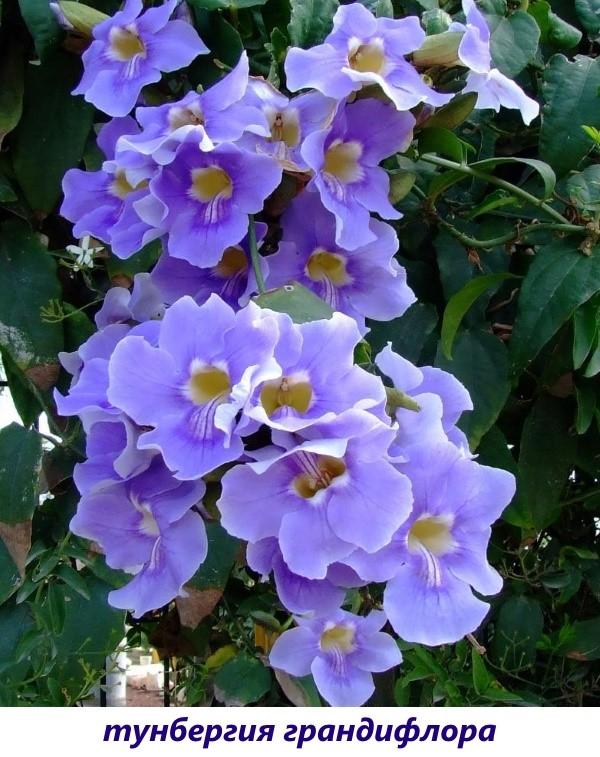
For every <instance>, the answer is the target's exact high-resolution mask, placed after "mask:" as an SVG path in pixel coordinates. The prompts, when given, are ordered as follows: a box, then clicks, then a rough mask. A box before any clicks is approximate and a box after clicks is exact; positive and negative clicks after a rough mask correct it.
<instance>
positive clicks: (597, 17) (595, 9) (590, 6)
mask: <svg viewBox="0 0 600 757" xmlns="http://www.w3.org/2000/svg"><path fill="white" fill-rule="evenodd" d="M575 10H576V11H577V15H578V16H579V20H580V21H581V25H582V26H583V28H584V29H585V30H586V32H587V33H588V34H589V35H590V37H596V36H597V35H598V34H600V0H575Z"/></svg>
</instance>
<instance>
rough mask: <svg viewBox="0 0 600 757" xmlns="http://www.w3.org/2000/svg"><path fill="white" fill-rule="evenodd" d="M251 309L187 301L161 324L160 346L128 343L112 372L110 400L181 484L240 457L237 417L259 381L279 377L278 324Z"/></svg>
mask: <svg viewBox="0 0 600 757" xmlns="http://www.w3.org/2000/svg"><path fill="white" fill-rule="evenodd" d="M264 312H265V311H261V310H260V308H258V307H257V306H256V305H254V304H252V303H251V304H250V305H248V306H247V307H246V308H244V309H243V310H241V311H240V312H238V313H234V311H233V310H232V309H231V308H230V307H229V305H226V304H225V303H224V302H223V301H222V300H221V299H220V298H219V297H217V296H216V295H211V297H210V298H209V299H208V301H207V302H206V303H204V305H202V306H198V305H196V303H195V302H194V301H193V300H192V299H191V298H190V297H183V298H182V299H180V300H178V301H177V302H176V303H175V304H174V305H172V306H171V307H170V308H169V309H168V310H167V312H166V314H165V317H164V319H163V320H162V321H161V322H160V324H159V329H160V330H159V336H158V346H157V347H152V346H151V345H149V344H148V342H147V341H145V340H144V339H140V338H139V337H135V336H134V337H131V338H129V337H126V338H125V339H123V341H122V342H121V343H120V344H119V345H118V347H117V349H116V350H115V351H114V353H113V355H112V357H111V360H110V366H109V376H110V380H109V389H108V397H109V399H110V401H111V402H112V403H113V404H114V405H115V406H116V407H118V408H119V409H120V410H122V411H123V412H125V413H126V414H127V415H128V416H129V417H130V418H132V419H133V421H135V423H137V424H138V425H142V426H151V427H153V428H152V430H151V431H147V432H146V433H144V434H142V436H141V437H140V439H139V442H138V446H139V447H140V448H141V449H157V450H159V451H160V452H161V454H162V456H163V458H164V460H165V462H166V464H167V466H168V467H169V468H170V469H171V470H173V471H175V472H176V475H177V476H178V478H181V479H196V478H200V477H201V476H203V475H205V474H206V473H208V472H210V471H212V470H214V469H215V468H217V467H218V466H219V465H222V464H223V463H227V462H230V461H232V460H236V459H237V458H238V457H239V456H240V454H241V453H242V452H243V445H242V442H241V439H240V438H239V436H238V435H236V434H234V430H235V428H236V423H237V421H236V416H237V414H238V412H239V410H240V409H241V408H242V407H243V405H244V404H245V403H246V402H247V400H248V397H249V396H250V394H251V392H252V391H253V389H254V387H255V386H256V385H257V383H259V382H260V381H263V380H264V379H269V378H271V377H273V376H276V375H278V373H279V370H278V367H277V364H276V363H275V361H274V360H273V357H272V355H273V348H274V345H275V342H276V339H277V336H278V333H277V324H276V321H275V319H273V318H270V317H264V315H263V314H264Z"/></svg>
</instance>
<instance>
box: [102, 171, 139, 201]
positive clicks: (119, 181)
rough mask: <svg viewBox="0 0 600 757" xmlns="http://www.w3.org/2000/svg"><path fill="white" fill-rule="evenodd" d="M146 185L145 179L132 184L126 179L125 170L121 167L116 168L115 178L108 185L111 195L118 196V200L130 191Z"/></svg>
mask: <svg viewBox="0 0 600 757" xmlns="http://www.w3.org/2000/svg"><path fill="white" fill-rule="evenodd" d="M147 185H148V180H147V179H146V180H144V181H140V183H139V184H137V185H136V186H135V187H134V186H132V185H131V184H130V183H129V181H128V180H127V176H126V175H125V171H124V170H123V169H122V168H118V169H117V170H116V171H115V178H114V179H113V181H112V183H111V185H110V189H109V191H110V193H111V194H112V195H114V196H115V197H118V198H119V200H124V199H125V198H126V197H127V195H128V194H130V192H135V190H136V189H141V188H142V187H145V186H147Z"/></svg>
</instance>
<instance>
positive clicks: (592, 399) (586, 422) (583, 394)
mask: <svg viewBox="0 0 600 757" xmlns="http://www.w3.org/2000/svg"><path fill="white" fill-rule="evenodd" d="M575 399H576V401H577V418H576V419H575V430H576V431H577V433H578V434H585V432H586V431H587V430H588V429H589V427H590V426H591V425H592V421H593V420H594V414H595V412H596V405H597V401H598V398H597V396H596V390H595V388H594V387H593V386H592V385H591V384H589V383H582V382H580V383H578V384H576V386H575Z"/></svg>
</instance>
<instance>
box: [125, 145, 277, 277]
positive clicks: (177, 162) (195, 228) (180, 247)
mask: <svg viewBox="0 0 600 757" xmlns="http://www.w3.org/2000/svg"><path fill="white" fill-rule="evenodd" d="M280 179H281V168H280V167H279V165H278V164H277V162H276V161H275V160H273V158H270V157H269V156H267V155H253V154H252V153H249V152H244V151H242V150H240V149H239V148H238V147H236V146H235V145H230V144H222V145H219V146H218V147H216V148H215V149H214V150H212V151H211V152H201V151H200V150H199V149H198V147H197V146H195V145H192V144H182V145H181V146H180V147H179V148H178V150H177V153H176V156H175V159H174V160H173V162H172V163H170V164H169V165H167V166H163V167H162V168H161V169H160V171H159V174H158V176H157V177H155V178H154V179H152V181H151V182H150V191H151V192H152V194H153V196H154V198H155V199H156V200H157V201H158V204H156V203H155V206H154V207H153V208H152V209H151V212H150V213H149V214H146V211H147V208H142V207H140V205H138V206H137V208H136V209H137V211H138V213H140V214H141V215H142V217H143V218H144V220H146V222H147V223H149V224H150V225H152V226H163V227H164V228H165V229H167V231H168V232H169V234H168V240H167V249H168V252H169V255H172V256H173V257H175V258H181V259H183V260H187V261H188V262H189V263H192V264H193V265H198V266H201V267H204V268H206V267H209V266H214V265H216V264H217V263H218V262H219V261H220V259H221V257H222V255H223V250H225V249H226V248H227V247H231V246H233V245H237V244H238V243H239V242H240V240H241V239H243V237H244V236H245V234H246V231H247V229H248V214H249V213H257V212H258V211H260V210H262V206H263V202H264V200H265V198H266V197H268V195H270V194H271V192H272V191H273V190H274V189H275V188H276V187H277V185H278V184H279V181H280ZM159 206H160V207H159Z"/></svg>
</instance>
